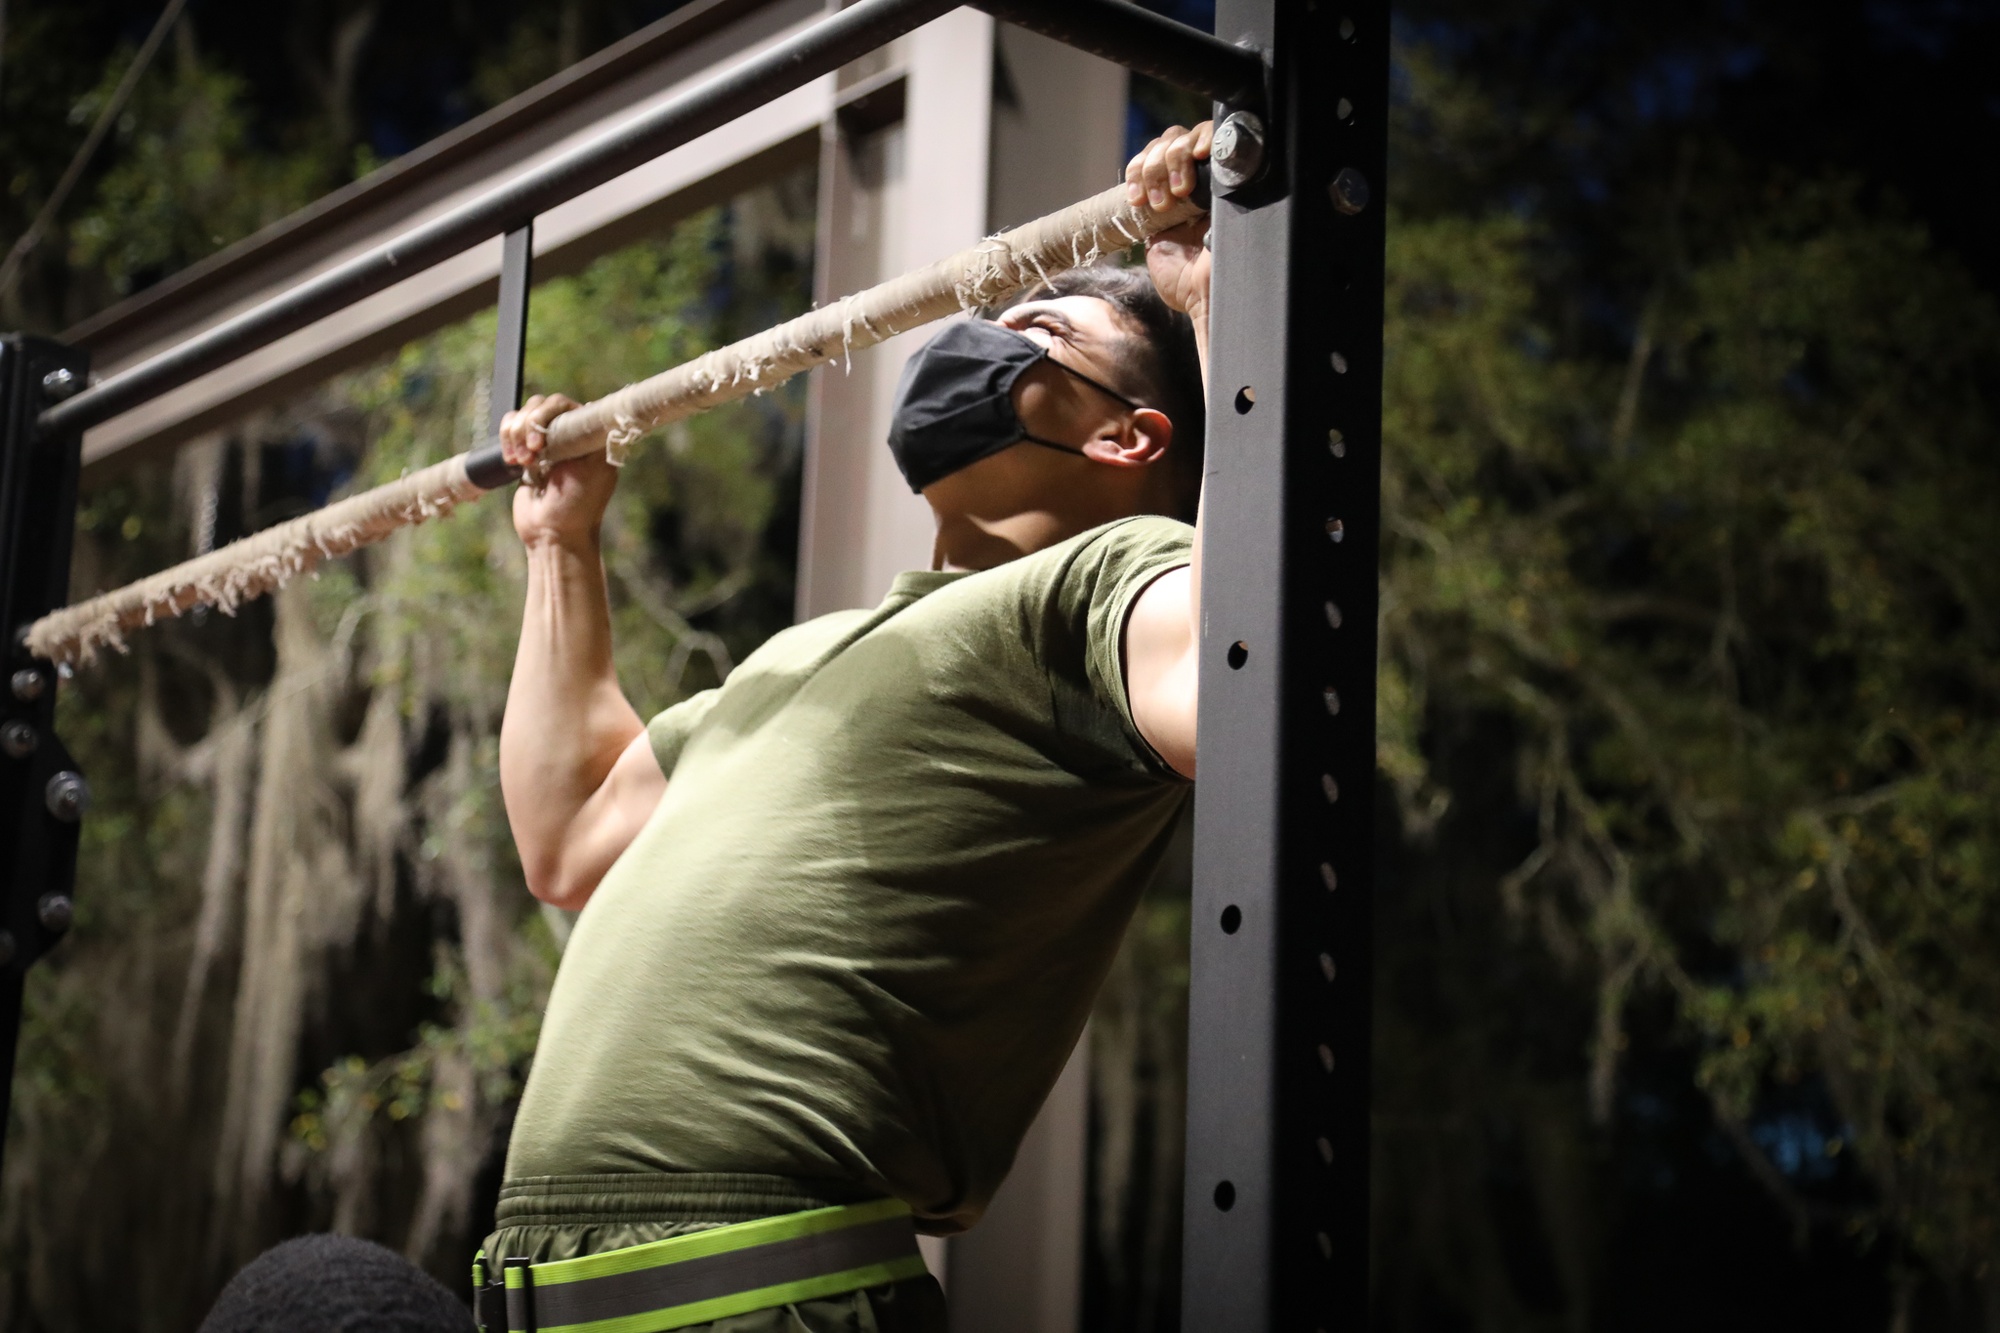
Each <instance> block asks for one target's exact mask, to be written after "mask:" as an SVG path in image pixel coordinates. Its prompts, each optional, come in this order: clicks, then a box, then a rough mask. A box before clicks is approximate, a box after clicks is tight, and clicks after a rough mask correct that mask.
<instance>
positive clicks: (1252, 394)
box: [1236, 384, 1257, 417]
mask: <svg viewBox="0 0 2000 1333" xmlns="http://www.w3.org/2000/svg"><path fill="white" fill-rule="evenodd" d="M1255 406H1257V391H1256V390H1255V389H1253V388H1251V387H1250V386H1249V385H1247V384H1246V385H1244V386H1243V387H1242V388H1240V389H1238V390H1237V391H1236V415H1237V416H1239V417H1240V416H1244V415H1246V414H1247V413H1248V412H1249V411H1250V409H1251V408H1253V407H1255Z"/></svg>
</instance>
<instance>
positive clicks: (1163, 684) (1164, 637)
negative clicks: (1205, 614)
mask: <svg viewBox="0 0 2000 1333" xmlns="http://www.w3.org/2000/svg"><path fill="white" fill-rule="evenodd" d="M1192 577H1193V574H1192V572H1191V571H1190V570H1189V569H1188V568H1187V567H1186V566H1182V567H1181V568H1179V569H1173V570H1169V571H1168V572H1167V573H1165V574H1162V575H1161V576H1160V577H1159V578H1156V579H1154V580H1153V581H1152V582H1151V583H1149V584H1147V585H1146V588H1145V590H1144V591H1143V592H1141V593H1140V594H1139V595H1138V597H1137V598H1135V599H1134V600H1133V602H1132V611H1131V614H1130V615H1128V616H1127V617H1126V618H1125V641H1124V655H1123V656H1124V665H1125V696H1126V698H1127V699H1128V700H1130V701H1131V705H1132V722H1133V724H1134V725H1135V726H1137V727H1138V729H1139V734H1140V735H1141V736H1143V737H1145V738H1146V743H1147V744H1148V745H1151V746H1152V747H1153V749H1154V750H1156V751H1158V752H1159V755H1160V757H1161V758H1162V759H1164V760H1166V761H1167V763H1168V764H1170V765H1171V766H1172V767H1173V769H1174V771H1175V772H1177V773H1179V774H1180V775H1181V776H1182V777H1187V778H1191V777H1193V776H1194V755H1195V746H1194V728H1195V695H1196V689H1195V686H1196V647H1197V637H1198V636H1197V635H1196V633H1195V626H1194V621H1193V616H1192V613H1191V610H1190V603H1189V599H1188V580H1189V579H1190V578H1192Z"/></svg>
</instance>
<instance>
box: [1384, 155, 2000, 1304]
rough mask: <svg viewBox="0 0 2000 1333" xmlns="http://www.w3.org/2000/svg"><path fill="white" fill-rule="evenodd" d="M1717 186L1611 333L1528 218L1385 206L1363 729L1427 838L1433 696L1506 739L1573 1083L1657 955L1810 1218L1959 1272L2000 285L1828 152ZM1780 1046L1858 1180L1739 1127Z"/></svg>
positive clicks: (1433, 808) (1802, 1222) (1600, 1103)
mask: <svg viewBox="0 0 2000 1333" xmlns="http://www.w3.org/2000/svg"><path fill="white" fill-rule="evenodd" d="M1707 202H1710V203H1711V204H1712V203H1713V202H1715V201H1713V200H1712V199H1711V200H1710V201H1707ZM1737 203H1738V206H1737V207H1733V208H1730V209H1728V210H1726V211H1724V212H1721V213H1720V216H1722V217H1724V218H1726V221H1725V222H1722V223H1721V224H1719V225H1717V226H1716V227H1715V228H1714V230H1713V232H1712V233H1711V234H1710V235H1709V236H1708V237H1706V238H1704V239H1706V240H1707V241H1708V242H1710V244H1709V245H1708V246H1705V247H1704V248H1703V250H1702V252H1701V253H1699V254H1698V255H1697V256H1696V257H1694V258H1693V259H1692V260H1691V262H1690V263H1689V264H1688V265H1687V266H1686V267H1685V268H1684V269H1683V270H1681V271H1678V272H1671V273H1669V274H1668V275H1666V277H1665V278H1664V279H1663V280H1662V284H1661V287H1660V289H1659V295H1658V296H1657V298H1656V301H1655V304H1654V306H1653V307H1652V313H1651V315H1650V316H1649V318H1650V320H1651V323H1650V325H1649V326H1648V327H1647V328H1646V329H1644V330H1643V331H1642V333H1641V336H1640V338H1639V339H1638V341H1637V343H1636V345H1635V348H1634V350H1633V352H1632V356H1631V360H1630V361H1629V363H1628V364H1626V365H1625V366H1623V367H1620V366H1618V365H1616V364H1614V363H1608V362H1607V361H1605V360H1603V359H1593V358H1590V357H1587V356H1580V355H1575V354H1564V352H1563V351H1561V350H1559V349H1560V343H1559V341H1558V339H1557V338H1556V337H1555V336H1553V335H1552V334H1551V332H1550V330H1549V329H1548V328H1547V326H1546V325H1545V323H1544V322H1543V320H1542V318H1541V317H1540V309H1541V306H1542V298H1541V293H1540V292H1539V291H1538V287H1537V284H1538V280H1539V279H1540V278H1541V276H1542V274H1543V273H1544V272H1545V271H1546V261H1545V259H1544V257H1543V256H1542V254H1541V253H1539V252H1538V251H1539V247H1540V246H1541V245H1542V243H1543V242H1544V240H1545V237H1544V236H1543V235H1542V234H1541V233H1540V232H1539V231H1538V230H1537V228H1536V227H1535V226H1533V225H1532V224H1529V223H1526V222H1524V221H1522V220H1520V219H1519V218H1516V217H1512V216H1505V215H1502V216H1497V217H1494V216H1485V217H1481V216H1466V215H1444V216H1439V217H1435V218H1430V219H1425V220H1421V221H1419V220H1411V219H1406V220H1405V221H1404V222H1403V223H1402V225H1400V226H1399V227H1398V228H1396V229H1395V230H1394V231H1393V232H1392V239H1391V248H1390V259H1389V271H1390V274H1391V318H1390V324H1389V329H1388V333H1389V344H1390V347H1391V360H1390V371H1389V377H1388V385H1387V389H1386V404H1387V411H1388V418H1387V425H1386V428H1385V438H1386V440H1387V442H1388V449H1387V451H1386V458H1387V464H1386V469H1385V472H1386V475H1385V500H1386V509H1387V518H1386V523H1387V525H1388V529H1387V530H1388V534H1389V535H1388V537H1387V538H1386V551H1385V555H1386V557H1387V562H1388V569H1387V572H1386V574H1385V581H1384V588H1383V592H1384V605H1385V610H1384V614H1383V631H1384V641H1385V661H1384V692H1383V699H1384V715H1383V719H1382V721H1383V732H1382V735H1383V742H1382V744H1383V765H1382V766H1383V770H1384V773H1385V775H1386V776H1387V777H1388V778H1389V779H1390V780H1391V782H1392V783H1393V785H1394V788H1395V790H1396V791H1397V793H1398V796H1399V797H1400V804H1401V806H1402V808H1403V810H1404V818H1405V824H1406V829H1407V831H1408V833H1409V834H1410V835H1413V836H1416V837H1418V838H1419V839H1421V838H1423V837H1424V835H1425V834H1427V833H1429V832H1430V831H1431V830H1433V829H1435V828H1436V827H1437V826H1438V825H1439V823H1440V820H1441V819H1442V818H1443V815H1444V811H1445V810H1446V809H1447V808H1448V805H1449V802H1450V800H1451V797H1452V792H1451V790H1450V784H1449V783H1448V782H1440V781H1439V780H1438V778H1437V776H1436V774H1437V770H1438V768H1439V767H1440V765H1443V766H1447V767H1457V768H1460V769H1461V770H1462V769H1463V768H1464V765H1465V763H1466V760H1465V758H1462V757H1459V756H1455V755H1453V754H1451V753H1449V751H1450V750H1451V749H1452V748H1454V747H1464V746H1466V745H1468V744H1469V742H1468V741H1467V740H1466V737H1467V735H1468V734H1469V731H1468V726H1467V724H1466V723H1464V722H1463V721H1461V722H1454V721H1452V719H1453V718H1458V719H1470V718H1478V717H1482V716H1483V717H1485V718H1487V719H1488V720H1489V721H1492V720H1496V719H1497V720H1498V721H1499V723H1500V724H1501V725H1503V726H1504V728H1505V731H1506V734H1507V735H1508V736H1510V737H1511V738H1512V739H1511V742H1510V743H1509V744H1508V745H1507V746H1506V748H1505V750H1504V751H1503V753H1502V754H1501V755H1499V756H1493V757H1495V758H1500V759H1503V760H1504V761H1505V762H1507V763H1508V764H1509V766H1510V767H1512V768H1513V770H1514V772H1515V783H1516V790H1517V791H1518V793H1519V797H1520V799H1521V800H1523V801H1524V802H1526V803H1527V806H1528V808H1529V809H1531V810H1532V811H1533V813H1534V820H1535V825H1534V833H1533V836H1532V838H1530V839H1528V840H1527V844H1526V846H1525V848H1524V849H1523V850H1524V851H1525V856H1524V859H1522V860H1521V861H1520V862H1519V863H1518V864H1517V865H1516V866H1514V867H1513V868H1512V869H1511V870H1508V871H1507V872H1506V873H1505V874H1503V875H1500V876H1498V878H1497V887H1498V891H1499V894H1500V897H1501V900H1502V902H1503V903H1504V905H1505V907H1506V910H1507V913H1508V915H1509V916H1510V917H1511V918H1512V919H1513V920H1515V921H1516V922H1519V923H1521V924H1523V925H1526V926H1531V927H1532V930H1533V935H1534V937H1535V938H1537V939H1538V940H1539V942H1540V944H1541V945H1542V947H1544V948H1546V949H1547V950H1548V953H1549V956H1550V958H1551V960H1552V961H1553V962H1555V963H1556V964H1557V965H1558V966H1559V968H1560V969H1562V970H1564V971H1566V972H1567V973H1569V974H1570V975H1572V976H1582V977H1585V978H1587V979H1588V981H1589V984H1590V985H1591V987H1592V988H1593V989H1594V991H1595V1001H1594V1005H1595V1009H1596V1018H1595V1020H1594V1022H1593V1023H1592V1024H1590V1025H1588V1028H1587V1029H1586V1031H1587V1033H1588V1035H1587V1044H1588V1061H1589V1068H1588V1070H1587V1072H1582V1071H1580V1072H1582V1078H1581V1082H1582V1083H1583V1084H1584V1086H1585V1087H1586V1088H1587V1091H1588V1105H1589V1107H1590V1110H1591V1113H1592V1118H1593V1119H1594V1120H1595V1121H1596V1122H1597V1123H1599V1124H1606V1123H1608V1122H1609V1121H1611V1120H1612V1118H1613V1117H1614V1115H1616V1114H1617V1113H1618V1112H1619V1111H1620V1103H1619V1085H1618V1079H1617V1071H1618V1067H1619V1063H1620V1060H1621V1058H1622V1057H1623V1054H1624V1052H1625V1051H1626V1050H1627V1049H1628V1046H1629V1042H1630V1035H1629V1029H1628V1023H1627V1017H1628V1012H1629V1011H1630V1010H1631V1008H1632V1007H1633V1006H1634V1005H1635V1004H1639V1003H1643V1002H1645V1001H1646V998H1647V996H1648V994H1649V993H1652V994H1655V995H1657V996H1658V997H1659V998H1663V999H1666V1000H1668V1001H1670V1002H1671V1004H1672V1005H1673V1006H1674V1010H1673V1011H1674V1012H1675V1013H1677V1014H1678V1029H1679V1032H1680V1037H1679V1038H1678V1040H1680V1041H1684V1042H1686V1043H1688V1044H1690V1045H1691V1046H1692V1048H1693V1049H1694V1050H1695V1051H1696V1052H1697V1053H1698V1056H1697V1071H1696V1076H1697V1078H1698V1081H1699V1083H1700V1086H1701V1087H1702V1088H1703V1089H1704V1090H1705V1091H1706V1092H1707V1094H1708V1096H1709V1098H1710V1100H1711V1102H1712V1105H1713V1107H1714V1111H1715V1114H1716V1116H1717V1118H1718V1120H1719V1122H1720V1123H1721V1124H1722V1125H1723V1126H1724V1127H1725V1129H1727V1130H1728V1131H1729V1133H1730V1136H1731V1138H1732V1140H1733V1141H1734V1142H1735V1144H1736V1145H1737V1146H1738V1148H1739V1149H1740V1150H1741V1151H1742V1152H1743V1153H1744V1154H1745V1155H1746V1158H1747V1160H1748V1163H1749V1166H1750V1169H1751V1170H1752V1172H1753V1173H1754V1174H1755V1175H1756V1176H1757V1177H1759V1178H1760V1179H1761V1180H1763V1181H1764V1182H1765V1183H1766V1184H1767V1185H1768V1186H1769V1187H1770V1189H1771V1190H1772V1191H1773V1192H1774V1193H1775V1194H1776V1195H1777V1196H1778V1198H1779V1199H1780V1201H1781V1203H1782V1204H1783V1206H1784V1207H1785V1208H1786V1209H1787V1210H1788V1211H1789V1212H1790V1214H1791V1215H1792V1216H1793V1217H1794V1218H1795V1219H1796V1221H1797V1224H1798V1225H1799V1226H1800V1227H1802V1228H1803V1227H1806V1226H1807V1225H1808V1224H1812V1223H1819V1222H1833V1223H1837V1224H1838V1229H1839V1230H1841V1231H1844V1232H1845V1233H1847V1234H1849V1235H1853V1236H1859V1237H1863V1238H1866V1237H1869V1236H1874V1235H1877V1234H1878V1233H1881V1232H1884V1231H1888V1232H1890V1233H1893V1234H1894V1235H1895V1236H1896V1237H1897V1238H1898V1243H1900V1244H1907V1245H1908V1247H1909V1248H1910V1250H1911V1251H1912V1252H1913V1253H1914V1254H1915V1255H1916V1256H1918V1257H1919V1258H1920V1259H1921V1260H1922V1261H1923V1262H1924V1263H1926V1264H1927V1265H1929V1266H1930V1267H1931V1269H1932V1271H1933V1272H1935V1273H1936V1274H1938V1275H1939V1276H1940V1277H1941V1278H1942V1279H1943V1280H1945V1281H1946V1282H1947V1283H1948V1284H1951V1283H1960V1282H1968V1283H1973V1284H1974V1285H1977V1284H1978V1283H1979V1282H1980V1281H1983V1280H1986V1278H1987V1275H1988V1274H1990V1273H1991V1271H1992V1266H1993V1264H1994V1261H1995V1259H1996V1258H2000V1232H1996V1224H2000V1189H1996V1187H1995V1184H1994V1182H1995V1181H1996V1180H2000V1132H1996V1127H2000V1085H1996V1083H1995V1080H1994V1070H1995V1069H1996V1068H1997V1067H2000V879H1996V875H1995V867H1994V859H1993V855H1992V849H1993V847H1994V846H1995V845H1996V841H1995V839H1996V837H2000V824H1996V821H1995V817H1994V813H1993V812H1994V810H1995V808H1996V804H1997V803H2000V790H1996V774H2000V768H1996V764H1995V761H1996V759H2000V690H1996V686H2000V675H1996V673H1995V670H1994V666H1993V664H1994V663H1995V662H1996V661H2000V638H1997V637H1996V634H2000V626H1996V624H1995V622H1994V619H1993V609H1994V608H1995V607H1996V606H2000V580H1996V578H1995V576H1994V574H1993V573H1992V568H1991V563H1990V561H1988V560H1986V559H1985V556H1984V541H1983V538H1984V534H1986V533H1987V532H1990V531H1991V530H1992V529H1993V526H1994V524H1995V523H1996V521H2000V511H1996V500H1995V497H1996V495H2000V485H1996V483H2000V475H1996V473H2000V466H1997V465H1996V459H1995V456H1994V454H1993V452H1992V448H1991V443H1990V442H1991V440H1992V438H1993V433H1994V427H1995V425H1996V422H1995V420H1994V417H1995V413H1994V404H1993V403H1992V402H1991V400H1990V398H1989V397H1988V387H1987V386H1990V385H1991V384H1992V383H1993V382H1994V380H1993V374H1994V371H1995V369H1996V367H2000V312H1996V310H1995V309H1994V306H1993V303H1992V302H1991V301H1990V300H1989V299H1988V298H1986V297H1985V296H1983V295H1982V294H1980V293H1979V292H1978V291H1977V289H1976V288H1975V287H1974V286H1973V285H1972V284H1970V283H1969V282H1968V281H1967V280H1966V278H1965V275H1964V274H1963V273H1962V272H1961V271H1960V270H1958V268H1957V267H1956V266H1955V265H1954V264H1953V263H1952V262H1951V261H1950V260H1949V259H1947V258H1945V257H1943V256H1940V255H1939V254H1937V253H1936V252H1935V251H1933V250H1932V249H1931V248H1930V247H1929V246H1928V245H1927V243H1926V241H1925V239H1924V236H1923V233H1922V231H1921V230H1920V229H1918V228H1915V227H1913V226H1910V225H1909V224H1907V223H1901V222H1895V221H1884V220H1881V219H1880V218H1878V217H1874V216H1871V215H1870V214H1869V212H1868V211H1867V210H1865V209H1863V208H1860V207H1858V206H1857V204H1856V200H1855V196H1854V192H1853V191H1852V190H1851V189H1850V188H1848V187H1846V186H1844V185H1841V184H1839V183H1833V184H1798V185H1795V186H1793V187H1791V188H1788V189H1783V190H1778V191H1773V192H1766V193H1765V195H1764V197H1763V198H1762V199H1760V200H1758V206H1755V207H1742V206H1741V201H1740V200H1739V201H1737ZM1487 743H1488V744H1490V740H1489V741H1488V742H1487ZM1445 822H1446V823H1447V825H1448V824H1449V821H1445ZM1582 1035H1583V1033H1582V1032H1579V1036H1582ZM1802 1085H1809V1086H1810V1087H1811V1088H1813V1089H1815V1090H1823V1092H1824V1095H1825V1097H1826V1098H1827V1099H1829V1100H1830V1103H1831V1106H1832V1108H1833V1112H1834V1120H1833V1123H1831V1124H1830V1125H1826V1126H1824V1127H1823V1128H1822V1129H1820V1130H1819V1131H1816V1132H1814V1133H1813V1134H1812V1136H1811V1139H1810V1143H1809V1145H1808V1147H1809V1150H1810V1153H1811V1154H1824V1155H1825V1156H1826V1157H1827V1158H1832V1157H1835V1156H1838V1155H1840V1154H1843V1153H1847V1154H1850V1155H1851V1160H1853V1161H1854V1162H1855V1163H1857V1164H1858V1169H1859V1170H1860V1172H1861V1173H1862V1174H1863V1176H1864V1178H1865V1182H1866V1189H1865V1190H1863V1191H1861V1192H1860V1193H1859V1194H1858V1195H1857V1194H1856V1193H1855V1192H1853V1191H1851V1190H1850V1191H1839V1190H1833V1189H1820V1188H1818V1187H1817V1184H1816V1182H1820V1181H1823V1180H1826V1179H1827V1178H1828V1177H1829V1176H1830V1175H1831V1174H1832V1173H1831V1172H1830V1171H1826V1170H1821V1169H1818V1168H1815V1167H1813V1165H1812V1163H1811V1162H1810V1161H1806V1162H1804V1163H1803V1164H1801V1163H1800V1161H1799V1160H1798V1158H1797V1152H1796V1145H1793V1144H1787V1145H1783V1146H1784V1148H1785V1151H1777V1152H1774V1151H1770V1150H1769V1146H1768V1145H1769V1144H1770V1143H1771V1142H1772V1140H1771V1136H1770V1135H1769V1134H1764V1135H1761V1136H1760V1134H1759V1133H1758V1132H1757V1131H1758V1129H1759V1127H1760V1126H1759V1123H1758V1122H1759V1121H1760V1120H1766V1121H1768V1118H1769V1117H1770V1116H1771V1115H1772V1114H1773V1113H1774V1112H1775V1111H1777V1110H1780V1109H1782V1108H1784V1107H1785V1106H1787V1105H1791V1104H1794V1103H1796V1102H1797V1100H1798V1097H1799V1090H1800V1089H1801V1087H1802ZM1760 1137H1761V1138H1763V1139H1764V1140H1765V1144H1764V1145H1763V1146H1760V1143H1759V1139H1760ZM1802 1234H1803V1233H1802Z"/></svg>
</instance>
